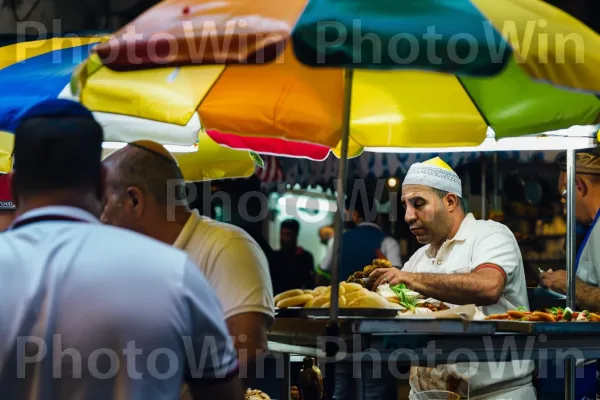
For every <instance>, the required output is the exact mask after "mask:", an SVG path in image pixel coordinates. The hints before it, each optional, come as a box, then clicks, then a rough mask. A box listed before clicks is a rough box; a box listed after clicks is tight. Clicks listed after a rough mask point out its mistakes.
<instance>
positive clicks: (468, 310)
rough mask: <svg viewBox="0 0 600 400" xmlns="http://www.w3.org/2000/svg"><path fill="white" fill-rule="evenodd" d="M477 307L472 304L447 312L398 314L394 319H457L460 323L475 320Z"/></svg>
mask: <svg viewBox="0 0 600 400" xmlns="http://www.w3.org/2000/svg"><path fill="white" fill-rule="evenodd" d="M477 311H478V310H477V307H476V306H475V305H474V304H469V305H466V306H458V307H453V308H451V309H449V310H444V311H436V312H431V311H429V310H424V311H419V309H418V308H417V313H416V314H415V313H412V312H406V313H399V314H398V316H397V317H396V318H407V319H457V320H462V321H469V322H470V321H473V320H475V319H476V318H475V317H476V315H477V314H478V312H477Z"/></svg>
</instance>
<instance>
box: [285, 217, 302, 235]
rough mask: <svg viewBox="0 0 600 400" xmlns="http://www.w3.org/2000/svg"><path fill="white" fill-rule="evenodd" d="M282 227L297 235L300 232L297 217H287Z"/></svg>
mask: <svg viewBox="0 0 600 400" xmlns="http://www.w3.org/2000/svg"><path fill="white" fill-rule="evenodd" d="M281 229H289V230H290V231H292V232H294V233H295V234H296V235H298V233H299V232H300V223H299V222H298V221H296V220H295V219H286V220H285V221H283V222H282V223H281Z"/></svg>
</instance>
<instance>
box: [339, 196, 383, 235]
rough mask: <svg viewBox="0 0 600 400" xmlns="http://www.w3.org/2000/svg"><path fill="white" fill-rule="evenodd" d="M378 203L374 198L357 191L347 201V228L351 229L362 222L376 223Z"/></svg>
mask: <svg viewBox="0 0 600 400" xmlns="http://www.w3.org/2000/svg"><path fill="white" fill-rule="evenodd" d="M376 217H377V209H376V202H375V199H374V198H373V196H371V195H366V196H364V193H361V192H360V191H357V192H356V193H355V195H354V196H350V197H349V198H347V199H346V221H345V225H346V228H348V229H351V228H353V227H355V226H356V225H358V224H360V223H362V222H375V220H376Z"/></svg>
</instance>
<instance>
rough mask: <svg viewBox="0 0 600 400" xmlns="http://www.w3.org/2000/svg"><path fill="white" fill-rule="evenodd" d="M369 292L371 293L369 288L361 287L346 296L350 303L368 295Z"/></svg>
mask: <svg viewBox="0 0 600 400" xmlns="http://www.w3.org/2000/svg"><path fill="white" fill-rule="evenodd" d="M368 294H369V291H368V290H367V289H365V288H360V290H358V291H356V292H352V293H348V294H346V295H345V296H344V297H345V298H346V301H347V302H348V304H350V303H351V302H353V301H354V300H356V299H358V298H359V297H361V296H366V295H368Z"/></svg>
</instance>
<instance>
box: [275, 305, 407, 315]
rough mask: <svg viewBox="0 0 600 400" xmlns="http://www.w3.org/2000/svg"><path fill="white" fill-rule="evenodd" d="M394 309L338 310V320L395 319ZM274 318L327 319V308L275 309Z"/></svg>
mask: <svg viewBox="0 0 600 400" xmlns="http://www.w3.org/2000/svg"><path fill="white" fill-rule="evenodd" d="M398 311H399V310H397V309H395V308H340V310H339V314H338V316H339V317H340V318H395V317H396V316H397V315H398ZM275 316H276V317H279V318H329V308H302V307H290V308H276V309H275Z"/></svg>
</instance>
